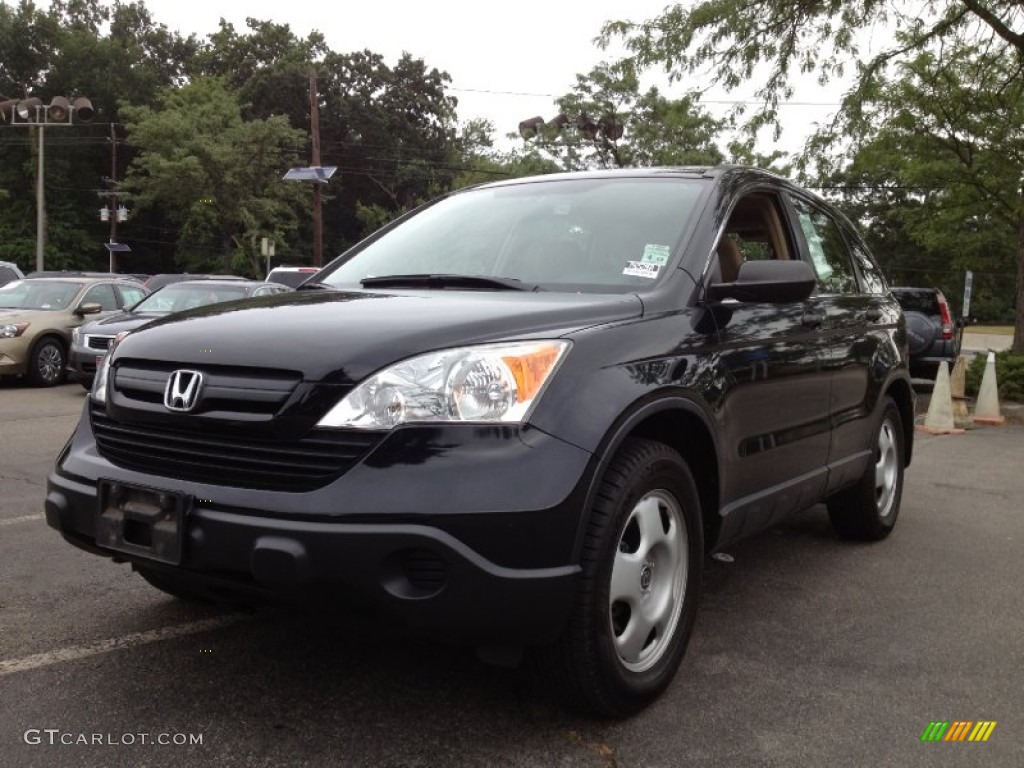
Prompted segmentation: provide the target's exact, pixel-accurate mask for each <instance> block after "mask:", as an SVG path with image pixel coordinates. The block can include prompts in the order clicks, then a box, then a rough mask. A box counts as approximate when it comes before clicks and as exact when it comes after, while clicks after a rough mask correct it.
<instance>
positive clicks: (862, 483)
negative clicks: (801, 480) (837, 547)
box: [828, 397, 905, 541]
mask: <svg viewBox="0 0 1024 768" xmlns="http://www.w3.org/2000/svg"><path fill="white" fill-rule="evenodd" d="M873 448H874V454H873V460H872V461H870V462H869V463H868V466H867V468H866V469H865V470H864V474H863V475H861V478H860V480H858V481H857V483H856V484H855V485H852V486H850V487H849V488H845V489H844V490H842V491H839V493H837V494H835V495H834V496H833V497H832V498H830V499H829V500H828V516H829V519H830V520H831V521H832V527H833V528H835V530H836V533H838V534H839V535H840V536H841V537H842V538H844V539H855V540H860V541H878V540H880V539H884V538H885V537H886V536H888V535H889V534H890V533H891V532H892V529H893V528H894V527H895V525H896V518H897V516H898V515H899V513H900V501H901V500H902V498H903V466H904V456H905V450H904V447H903V419H902V418H900V410H899V408H898V407H897V406H896V403H895V401H894V400H893V399H892V398H891V397H887V398H885V402H884V404H883V407H882V418H881V421H880V422H879V424H878V427H877V429H876V430H875V437H874V445H873Z"/></svg>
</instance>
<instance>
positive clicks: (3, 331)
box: [0, 323, 29, 339]
mask: <svg viewBox="0 0 1024 768" xmlns="http://www.w3.org/2000/svg"><path fill="white" fill-rule="evenodd" d="M28 326H29V324H28V323H6V324H4V325H0V339H13V338H16V337H18V336H21V334H23V333H24V332H25V329H26V328H28Z"/></svg>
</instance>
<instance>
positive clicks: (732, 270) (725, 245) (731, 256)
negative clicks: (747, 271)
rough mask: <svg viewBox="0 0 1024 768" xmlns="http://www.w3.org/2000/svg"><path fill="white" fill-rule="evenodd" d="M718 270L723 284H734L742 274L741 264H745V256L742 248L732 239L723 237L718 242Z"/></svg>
mask: <svg viewBox="0 0 1024 768" xmlns="http://www.w3.org/2000/svg"><path fill="white" fill-rule="evenodd" d="M716 251H717V253H718V270H719V275H720V277H719V280H720V281H721V282H723V283H734V282H736V277H737V276H738V275H739V273H740V264H742V263H743V254H742V253H740V247H739V246H738V245H736V242H735V241H734V240H733V239H732V238H731V237H728V236H726V237H723V238H722V239H721V240H719V241H718V248H717V249H716Z"/></svg>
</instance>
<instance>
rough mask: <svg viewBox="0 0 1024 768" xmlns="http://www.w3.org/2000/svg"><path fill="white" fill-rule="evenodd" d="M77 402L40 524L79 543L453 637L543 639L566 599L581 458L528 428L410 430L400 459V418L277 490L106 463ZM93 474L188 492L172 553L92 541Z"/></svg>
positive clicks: (584, 463) (571, 587)
mask: <svg viewBox="0 0 1024 768" xmlns="http://www.w3.org/2000/svg"><path fill="white" fill-rule="evenodd" d="M87 414H88V411H87V410H86V412H85V413H84V414H83V418H82V421H81V423H80V424H79V427H78V430H77V431H76V433H75V435H74V436H73V437H72V440H71V441H70V443H69V445H68V446H67V447H66V448H65V450H64V451H63V452H62V453H61V455H60V457H59V459H58V462H57V466H56V468H55V469H54V471H53V472H51V474H50V476H49V478H48V483H47V497H46V518H47V522H48V523H49V525H51V526H52V527H53V528H56V529H57V530H59V531H60V532H61V533H62V534H63V536H64V538H65V539H67V540H68V541H69V542H70V543H72V544H74V545H76V546H78V547H80V548H81V549H84V550H86V551H89V552H92V553H94V554H98V555H103V556H107V557H111V558H113V559H115V560H118V561H128V562H132V563H134V564H136V565H142V566H145V567H150V568H153V569H157V570H159V569H163V570H165V571H172V572H174V573H176V574H177V575H178V577H183V578H187V579H189V580H190V581H192V582H194V583H195V584H197V585H199V586H201V587H206V588H208V591H210V592H211V593H214V594H216V593H223V594H224V595H225V596H230V595H232V594H233V595H236V596H243V595H247V594H251V595H253V596H264V597H268V598H271V599H277V598H283V599H289V600H291V599H299V600H305V599H307V598H310V599H316V600H319V599H321V598H324V597H326V598H328V599H331V600H334V601H337V599H338V598H344V599H345V602H352V603H355V604H357V605H361V606H364V607H367V608H369V609H370V610H371V611H372V612H373V613H375V614H377V615H379V616H382V617H384V618H386V619H390V620H393V621H395V622H397V623H398V624H400V625H402V626H404V628H406V629H407V630H408V631H411V632H413V633H416V634H422V635H428V636H431V637H436V638H439V639H443V640H446V641H451V642H458V643H471V644H510V643H515V644H520V643H522V644H543V643H547V642H550V641H552V640H554V639H555V638H556V637H557V636H558V634H559V633H560V632H561V629H562V627H563V626H564V623H565V620H566V619H567V617H568V614H569V612H570V611H571V608H572V604H573V599H574V595H575V591H576V582H577V578H578V573H579V567H578V565H577V564H576V563H574V562H573V557H574V556H573V552H574V547H575V539H576V533H577V529H578V524H579V519H580V510H581V509H582V506H583V501H582V500H583V497H584V495H585V493H586V488H587V485H588V479H587V478H588V476H589V471H590V470H589V467H590V465H591V462H590V458H591V457H590V455H589V454H588V453H586V452H585V451H582V450H581V449H579V448H576V447H575V446H571V445H569V444H567V443H564V442H562V441H561V440H558V439H556V438H553V437H551V436H550V435H547V434H545V433H542V432H540V431H539V430H536V429H529V428H526V429H519V428H511V427H508V428H497V429H495V428H486V429H481V428H479V427H473V426H468V425H461V426H452V427H430V428H416V429H415V431H416V432H417V433H418V438H420V440H419V441H418V442H417V445H418V448H419V450H418V451H417V455H416V456H415V457H410V456H409V455H408V454H406V455H405V456H404V458H403V455H402V454H403V452H402V451H401V450H400V449H401V447H402V446H407V445H408V444H409V442H410V434H409V433H410V432H412V431H414V430H410V429H403V430H396V431H395V432H393V433H392V434H391V435H389V436H388V437H387V438H385V439H384V440H383V441H382V443H381V444H380V445H378V446H377V447H376V448H375V449H374V450H373V451H372V452H371V453H370V454H369V455H367V456H366V457H364V458H363V460H362V461H360V462H359V463H358V464H357V465H355V466H354V467H352V468H351V469H349V470H348V471H347V472H346V473H345V474H343V475H342V476H341V477H339V478H338V479H337V480H335V481H334V482H332V483H330V484H328V485H327V486H325V487H323V488H320V489H317V490H314V491H311V492H303V493H288V492H280V491H258V490H251V489H241V488H230V487H219V486H214V485H204V484H197V483H188V484H185V483H183V482H181V481H176V480H175V479H174V478H170V477H161V476H157V475H143V474H141V473H139V472H134V471H130V470H126V469H122V468H119V467H117V466H114V465H113V464H111V463H109V462H108V461H106V460H105V459H104V458H102V457H101V456H99V455H98V453H97V451H96V446H95V443H94V442H93V440H92V435H91V430H90V427H89V418H88V415H87ZM410 458H414V459H415V460H413V461H410V460H409V459H410ZM99 479H106V480H111V481H115V482H122V483H131V484H135V485H142V486H146V487H152V488H157V489H162V490H167V491H174V492H177V493H187V494H189V496H190V498H191V506H190V509H189V510H188V513H187V514H186V516H185V522H184V538H183V548H182V561H181V564H180V565H178V566H172V565H166V564H161V563H159V562H153V561H151V560H149V559H147V558H145V557H138V556H136V555H134V554H126V553H124V552H120V551H113V550H109V549H106V548H104V547H102V546H99V545H97V543H96V521H97V515H98V506H99V502H98V499H97V481H98V480H99Z"/></svg>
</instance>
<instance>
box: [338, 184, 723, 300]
mask: <svg viewBox="0 0 1024 768" xmlns="http://www.w3.org/2000/svg"><path fill="white" fill-rule="evenodd" d="M707 186H708V185H707V182H706V181H701V180H699V179H681V178H626V179H567V180H552V181H542V182H532V183H526V184H514V185H509V186H503V187H495V188H483V189H476V190H470V191H467V192H464V193H459V194H455V195H452V196H450V197H448V198H445V199H443V200H440V201H438V202H436V203H434V204H433V205H431V206H429V207H427V208H425V209H423V210H422V211H420V212H418V213H417V214H415V215H413V216H411V217H410V218H408V219H406V220H405V221H402V222H399V223H398V224H397V225H396V226H394V227H393V228H392V229H390V230H388V231H386V232H384V233H382V235H381V236H380V237H378V238H377V239H376V240H373V241H372V242H370V243H368V244H366V245H365V246H363V247H361V248H359V249H358V250H356V251H355V252H354V253H351V254H348V255H346V256H344V257H342V258H343V261H341V262H340V263H338V264H336V265H332V266H329V267H327V268H326V269H325V271H324V272H323V273H321V276H320V277H318V280H320V281H321V282H324V283H327V284H329V285H336V286H349V287H355V286H358V285H359V284H360V282H361V281H362V280H364V279H366V278H370V277H386V276H392V275H472V276H480V277H493V278H506V279H513V280H519V281H522V283H524V284H527V285H537V286H540V287H542V288H548V289H551V290H572V291H582V292H627V291H633V290H638V289H640V288H643V287H647V286H650V285H653V284H654V282H655V281H656V280H657V279H658V278H660V277H661V276H663V275H664V274H666V273H667V272H668V271H669V269H670V267H669V263H670V261H671V260H672V257H673V254H674V253H675V252H676V250H677V246H678V244H679V243H680V241H681V239H682V237H683V234H684V232H685V230H686V228H687V225H688V223H689V222H690V219H691V217H692V215H693V212H694V211H695V210H696V207H697V202H698V200H699V199H700V197H701V194H702V193H703V192H704V191H705V189H707Z"/></svg>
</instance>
